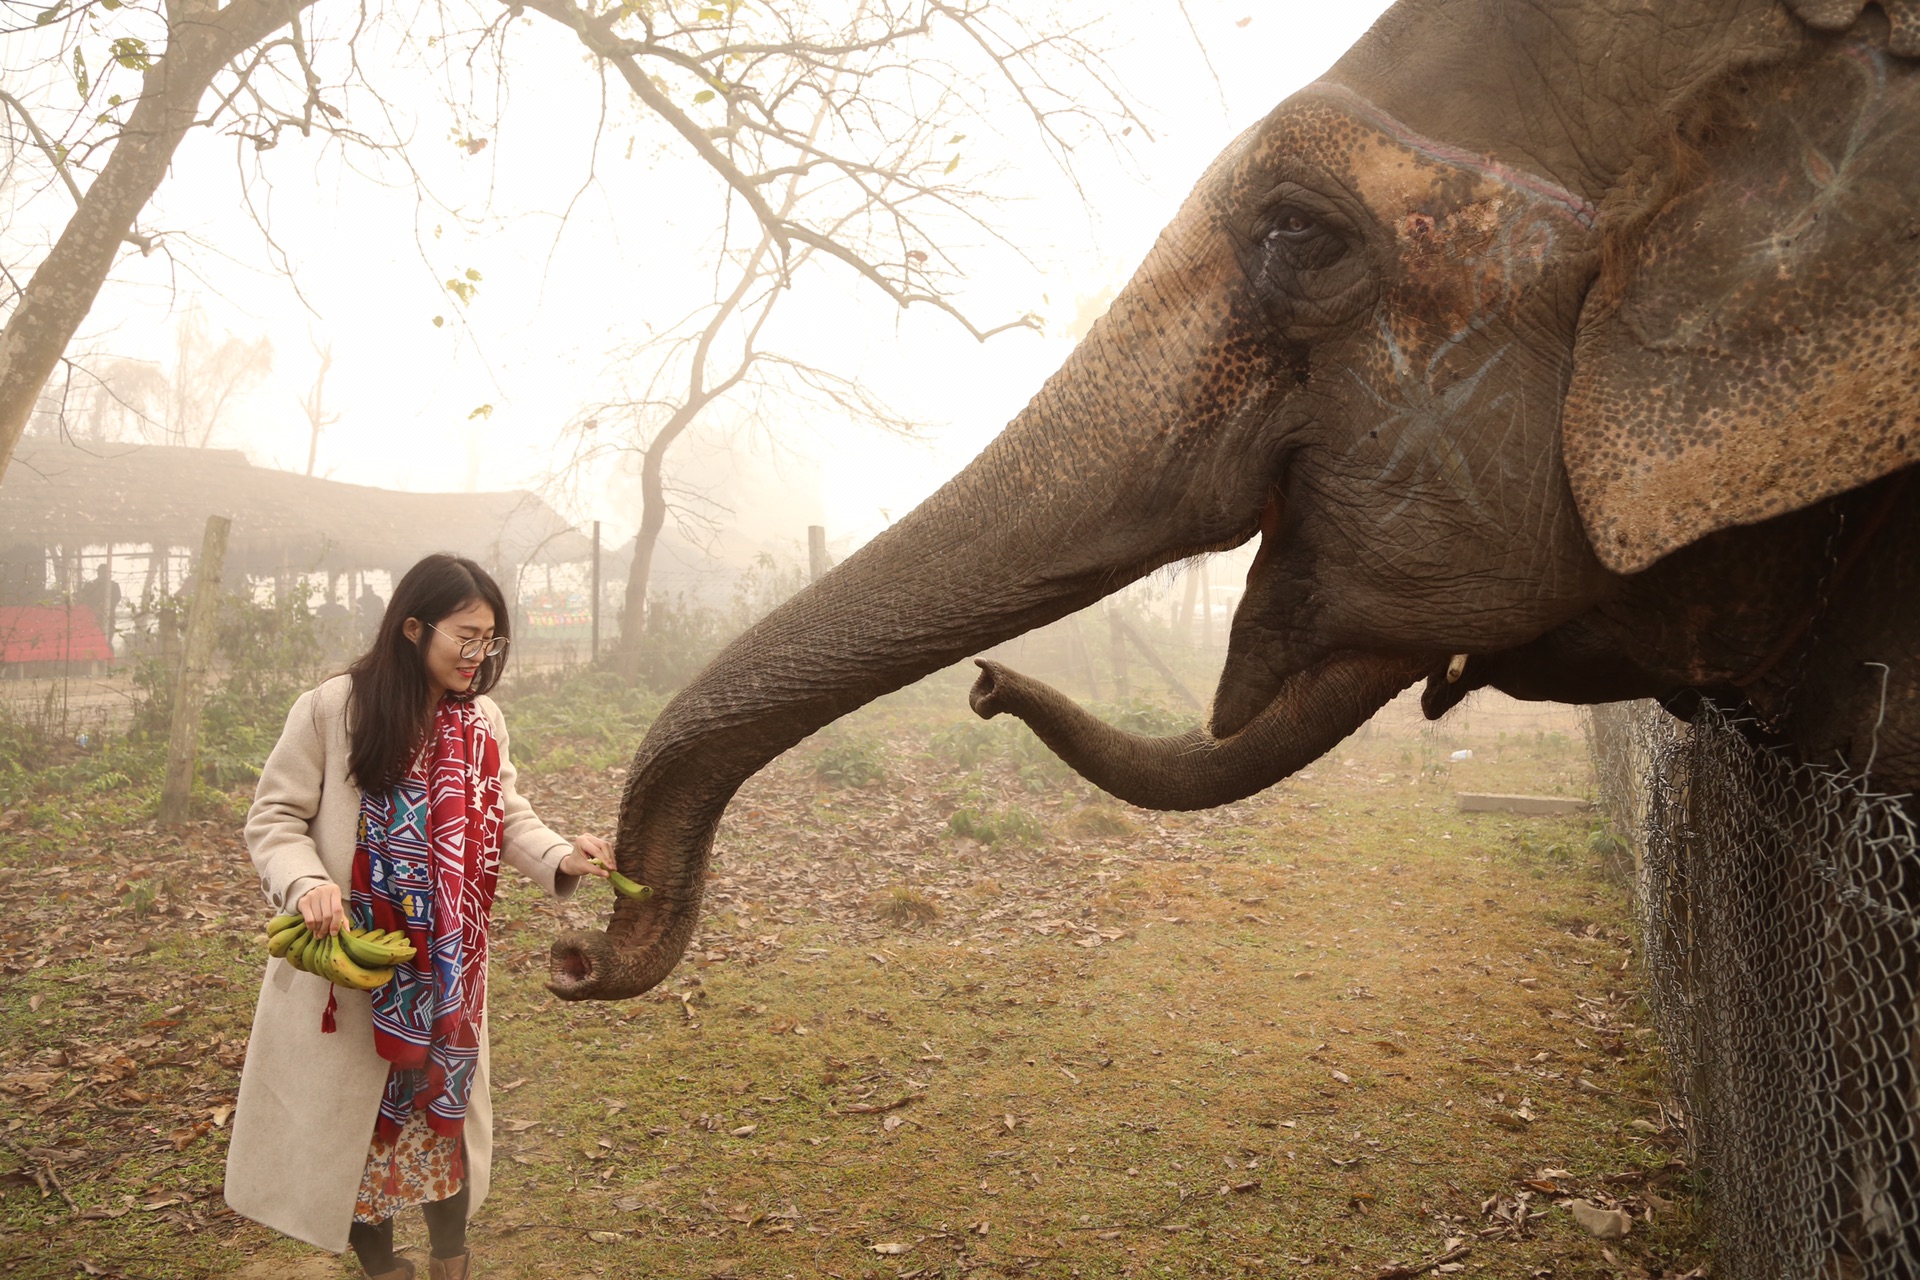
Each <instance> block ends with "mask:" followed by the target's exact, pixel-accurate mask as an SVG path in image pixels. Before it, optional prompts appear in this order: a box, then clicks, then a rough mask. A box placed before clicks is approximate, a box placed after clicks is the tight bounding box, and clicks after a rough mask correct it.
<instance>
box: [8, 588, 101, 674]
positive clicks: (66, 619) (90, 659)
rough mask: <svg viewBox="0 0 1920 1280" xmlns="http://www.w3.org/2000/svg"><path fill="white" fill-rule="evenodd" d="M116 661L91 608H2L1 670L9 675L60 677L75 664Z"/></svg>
mask: <svg viewBox="0 0 1920 1280" xmlns="http://www.w3.org/2000/svg"><path fill="white" fill-rule="evenodd" d="M112 661H113V648H112V646H111V645H109V644H108V643H107V637H106V635H105V634H104V633H103V632H102V631H101V630H100V624H99V623H97V622H95V621H94V620H93V611H92V610H90V609H84V608H76V609H68V608H64V607H61V606H58V605H55V606H44V605H0V667H4V668H6V669H7V672H8V674H10V675H12V674H18V675H44V674H58V673H59V672H60V671H61V670H62V669H65V670H66V671H67V672H69V673H73V674H78V673H76V672H74V671H73V666H72V664H74V663H86V664H92V663H101V664H106V663H110V662H112Z"/></svg>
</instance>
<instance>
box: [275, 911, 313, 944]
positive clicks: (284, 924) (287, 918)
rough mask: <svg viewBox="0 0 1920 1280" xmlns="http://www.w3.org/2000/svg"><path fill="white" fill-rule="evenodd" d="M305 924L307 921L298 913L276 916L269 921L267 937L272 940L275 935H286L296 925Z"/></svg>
mask: <svg viewBox="0 0 1920 1280" xmlns="http://www.w3.org/2000/svg"><path fill="white" fill-rule="evenodd" d="M305 923H306V921H305V919H303V918H302V917H301V915H300V914H299V913H298V912H289V913H287V914H285V915H278V916H275V917H274V918H273V919H271V920H269V921H267V936H268V937H269V938H271V937H273V936H274V935H275V934H280V933H285V932H286V931H287V930H289V929H291V928H293V927H294V926H295V925H300V924H305Z"/></svg>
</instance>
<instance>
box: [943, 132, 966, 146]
mask: <svg viewBox="0 0 1920 1280" xmlns="http://www.w3.org/2000/svg"><path fill="white" fill-rule="evenodd" d="M966 140H967V135H966V134H964V133H956V134H954V135H953V136H952V137H951V138H948V139H947V145H948V146H950V147H951V146H955V145H957V144H959V143H962V142H965V141H966Z"/></svg>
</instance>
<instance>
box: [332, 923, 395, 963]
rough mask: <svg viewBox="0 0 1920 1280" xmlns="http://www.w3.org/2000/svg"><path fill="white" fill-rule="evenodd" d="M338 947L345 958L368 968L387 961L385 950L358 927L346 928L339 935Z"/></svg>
mask: <svg viewBox="0 0 1920 1280" xmlns="http://www.w3.org/2000/svg"><path fill="white" fill-rule="evenodd" d="M340 947H341V949H342V950H343V951H345V952H346V953H347V958H348V959H349V960H351V961H353V962H354V963H355V964H359V965H365V966H367V967H369V968H378V967H379V966H381V965H383V964H385V963H387V959H386V957H387V954H388V953H387V950H386V948H385V947H383V946H381V945H380V943H379V942H378V941H376V940H375V939H373V938H371V937H369V936H367V935H365V934H363V933H361V932H360V931H359V930H358V929H348V930H347V931H346V932H344V933H342V934H341V935H340Z"/></svg>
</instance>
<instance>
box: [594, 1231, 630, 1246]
mask: <svg viewBox="0 0 1920 1280" xmlns="http://www.w3.org/2000/svg"><path fill="white" fill-rule="evenodd" d="M587 1239H589V1240H591V1241H593V1242H594V1243H595V1244H619V1243H620V1242H621V1241H622V1240H625V1239H626V1236H624V1235H622V1234H621V1233H620V1232H618V1231H589V1232H587Z"/></svg>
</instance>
